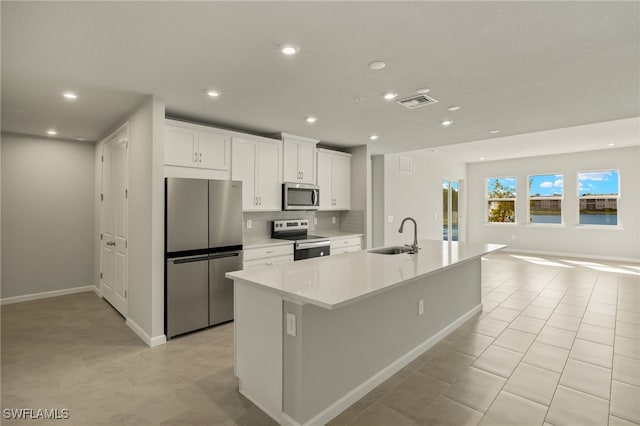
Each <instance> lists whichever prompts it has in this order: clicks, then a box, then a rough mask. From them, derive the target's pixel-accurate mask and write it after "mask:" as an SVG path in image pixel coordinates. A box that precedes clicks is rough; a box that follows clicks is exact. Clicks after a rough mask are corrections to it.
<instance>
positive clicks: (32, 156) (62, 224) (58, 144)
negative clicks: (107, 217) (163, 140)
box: [1, 133, 97, 299]
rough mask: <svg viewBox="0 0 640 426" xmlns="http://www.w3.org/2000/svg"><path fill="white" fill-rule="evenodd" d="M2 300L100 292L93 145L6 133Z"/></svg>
mask: <svg viewBox="0 0 640 426" xmlns="http://www.w3.org/2000/svg"><path fill="white" fill-rule="evenodd" d="M1 182H2V192H1V194H2V260H3V266H4V267H3V269H2V294H1V297H2V298H3V299H6V298H11V297H18V296H26V295H35V294H38V293H44V292H50V291H60V290H68V289H72V288H76V287H84V286H93V285H97V282H96V281H95V280H94V257H93V250H92V247H93V241H94V237H95V235H94V145H93V144H92V143H87V142H75V141H64V140H56V139H49V138H41V137H37V136H26V135H17V134H8V133H3V134H2V178H1Z"/></svg>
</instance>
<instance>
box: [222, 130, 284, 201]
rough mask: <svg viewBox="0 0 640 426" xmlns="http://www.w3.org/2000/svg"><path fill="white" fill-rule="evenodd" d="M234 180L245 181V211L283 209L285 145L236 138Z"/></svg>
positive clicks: (232, 169)
mask: <svg viewBox="0 0 640 426" xmlns="http://www.w3.org/2000/svg"><path fill="white" fill-rule="evenodd" d="M232 151H233V155H232V165H231V179H233V180H241V181H242V209H243V210H244V211H273V210H280V209H281V208H282V142H281V141H278V140H271V139H264V138H257V137H255V138H253V137H249V136H247V137H236V136H234V137H233V140H232Z"/></svg>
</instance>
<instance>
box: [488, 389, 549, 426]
mask: <svg viewBox="0 0 640 426" xmlns="http://www.w3.org/2000/svg"><path fill="white" fill-rule="evenodd" d="M546 414H547V406H546V405H542V404H538V403H536V402H533V401H530V400H528V399H525V398H521V397H519V396H517V395H514V394H511V393H509V392H505V391H502V392H500V393H499V394H498V396H497V398H496V399H495V401H493V404H491V407H489V410H488V411H487V412H486V413H485V415H484V417H483V418H482V420H481V421H480V425H481V426H505V425H539V424H542V422H543V421H544V418H545V416H546Z"/></svg>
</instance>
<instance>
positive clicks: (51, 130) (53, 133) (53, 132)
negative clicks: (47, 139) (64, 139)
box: [47, 129, 58, 136]
mask: <svg viewBox="0 0 640 426" xmlns="http://www.w3.org/2000/svg"><path fill="white" fill-rule="evenodd" d="M47 134H48V135H49V136H55V135H57V134H58V132H56V131H55V130H53V129H49V130H47Z"/></svg>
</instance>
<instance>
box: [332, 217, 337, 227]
mask: <svg viewBox="0 0 640 426" xmlns="http://www.w3.org/2000/svg"><path fill="white" fill-rule="evenodd" d="M331 223H332V224H333V225H335V224H336V217H335V216H331Z"/></svg>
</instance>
